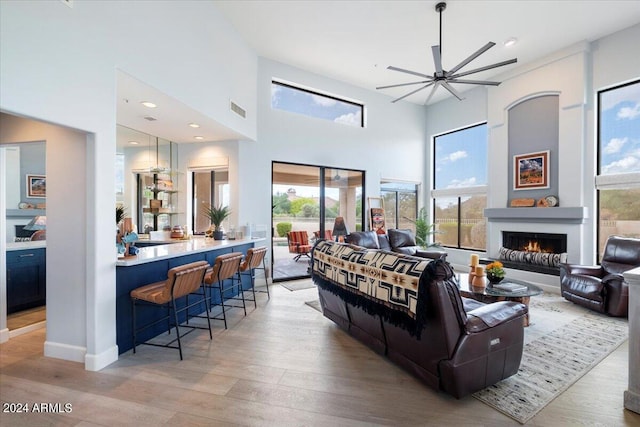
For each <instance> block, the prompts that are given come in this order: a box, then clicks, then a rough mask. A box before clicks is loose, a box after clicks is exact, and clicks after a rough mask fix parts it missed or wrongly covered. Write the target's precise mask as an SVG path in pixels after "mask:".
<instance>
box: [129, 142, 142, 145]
mask: <svg viewBox="0 0 640 427" xmlns="http://www.w3.org/2000/svg"><path fill="white" fill-rule="evenodd" d="M129 144H131V145H138V144H140V143H139V142H138V141H129Z"/></svg>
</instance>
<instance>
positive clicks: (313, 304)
mask: <svg viewBox="0 0 640 427" xmlns="http://www.w3.org/2000/svg"><path fill="white" fill-rule="evenodd" d="M305 304H306V305H308V306H309V307H311V308H313V309H314V310H318V311H319V312H320V313H322V307H320V301H318V300H317V299H315V300H313V301H306V302H305Z"/></svg>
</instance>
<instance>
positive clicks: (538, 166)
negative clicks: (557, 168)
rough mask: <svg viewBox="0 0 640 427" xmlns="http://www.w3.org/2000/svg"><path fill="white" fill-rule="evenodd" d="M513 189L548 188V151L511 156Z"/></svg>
mask: <svg viewBox="0 0 640 427" xmlns="http://www.w3.org/2000/svg"><path fill="white" fill-rule="evenodd" d="M513 178H514V183H513V189H514V190H529V189H537V188H549V151H540V152H537V153H529V154H519V155H516V156H513Z"/></svg>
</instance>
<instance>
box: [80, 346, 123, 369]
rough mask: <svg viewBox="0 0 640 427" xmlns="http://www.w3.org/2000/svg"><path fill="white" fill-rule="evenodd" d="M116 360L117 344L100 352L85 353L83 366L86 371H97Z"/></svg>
mask: <svg viewBox="0 0 640 427" xmlns="http://www.w3.org/2000/svg"><path fill="white" fill-rule="evenodd" d="M116 360H118V346H117V345H114V346H113V347H111V348H109V349H108V350H107V351H103V352H102V353H100V354H87V355H86V356H85V358H84V368H85V369H86V370H87V371H99V370H100V369H102V368H104V367H106V366H108V365H110V364H112V363H113V362H115V361H116Z"/></svg>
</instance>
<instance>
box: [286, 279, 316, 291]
mask: <svg viewBox="0 0 640 427" xmlns="http://www.w3.org/2000/svg"><path fill="white" fill-rule="evenodd" d="M280 284H281V285H282V287H283V288H285V289H288V290H290V291H301V290H303V289H311V288H315V287H316V285H315V284H314V283H313V282H312V281H311V279H305V280H296V281H291V282H282V283H280Z"/></svg>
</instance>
